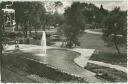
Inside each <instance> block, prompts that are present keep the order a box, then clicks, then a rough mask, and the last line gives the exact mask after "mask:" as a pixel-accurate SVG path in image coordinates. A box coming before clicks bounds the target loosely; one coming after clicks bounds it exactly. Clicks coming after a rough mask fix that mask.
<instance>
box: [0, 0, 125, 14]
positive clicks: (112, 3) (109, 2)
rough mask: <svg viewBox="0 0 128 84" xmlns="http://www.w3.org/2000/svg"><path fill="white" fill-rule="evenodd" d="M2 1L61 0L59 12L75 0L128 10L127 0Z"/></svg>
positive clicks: (62, 11)
mask: <svg viewBox="0 0 128 84" xmlns="http://www.w3.org/2000/svg"><path fill="white" fill-rule="evenodd" d="M0 1H47V2H49V3H51V2H54V1H61V2H62V3H63V7H61V8H59V9H58V12H59V13H64V9H65V8H66V7H70V6H71V4H72V2H73V1H80V2H87V3H93V4H95V5H96V6H98V7H100V5H101V4H102V5H103V7H104V8H105V9H108V10H112V9H113V8H114V7H116V6H119V7H120V8H121V10H127V0H0Z"/></svg>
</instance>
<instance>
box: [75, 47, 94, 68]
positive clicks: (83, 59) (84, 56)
mask: <svg viewBox="0 0 128 84" xmlns="http://www.w3.org/2000/svg"><path fill="white" fill-rule="evenodd" d="M73 51H76V52H79V53H81V55H80V56H79V57H77V58H75V59H74V62H75V63H77V64H78V65H79V66H81V67H83V68H84V67H85V66H86V65H87V63H88V60H89V58H90V57H91V56H92V54H93V52H94V51H95V49H80V48H74V49H73Z"/></svg>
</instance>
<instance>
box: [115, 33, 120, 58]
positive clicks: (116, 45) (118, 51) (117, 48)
mask: <svg viewBox="0 0 128 84" xmlns="http://www.w3.org/2000/svg"><path fill="white" fill-rule="evenodd" d="M116 41H117V37H116V34H115V36H114V44H115V47H116V50H117V53H118V55H119V56H120V55H121V53H120V50H119V47H118V44H117V42H116Z"/></svg>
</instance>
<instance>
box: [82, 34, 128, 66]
mask: <svg viewBox="0 0 128 84" xmlns="http://www.w3.org/2000/svg"><path fill="white" fill-rule="evenodd" d="M79 41H80V44H81V45H80V47H81V48H88V49H96V52H97V51H98V53H96V54H93V55H92V56H91V58H90V59H91V60H96V61H102V62H106V63H111V64H116V65H120V66H125V67H126V66H127V54H126V53H127V49H126V47H127V46H124V47H120V51H121V53H122V56H117V51H116V50H115V49H114V48H112V47H106V46H105V45H106V43H105V42H104V41H103V40H102V39H101V35H95V34H89V33H83V34H82V36H81V37H80V38H79Z"/></svg>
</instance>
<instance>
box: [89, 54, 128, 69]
mask: <svg viewBox="0 0 128 84" xmlns="http://www.w3.org/2000/svg"><path fill="white" fill-rule="evenodd" d="M90 60H95V61H101V62H105V63H110V64H113V65H119V66H123V67H127V54H126V53H124V54H122V55H121V56H119V55H117V54H113V53H104V52H101V53H98V54H93V55H92V56H91V58H90Z"/></svg>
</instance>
